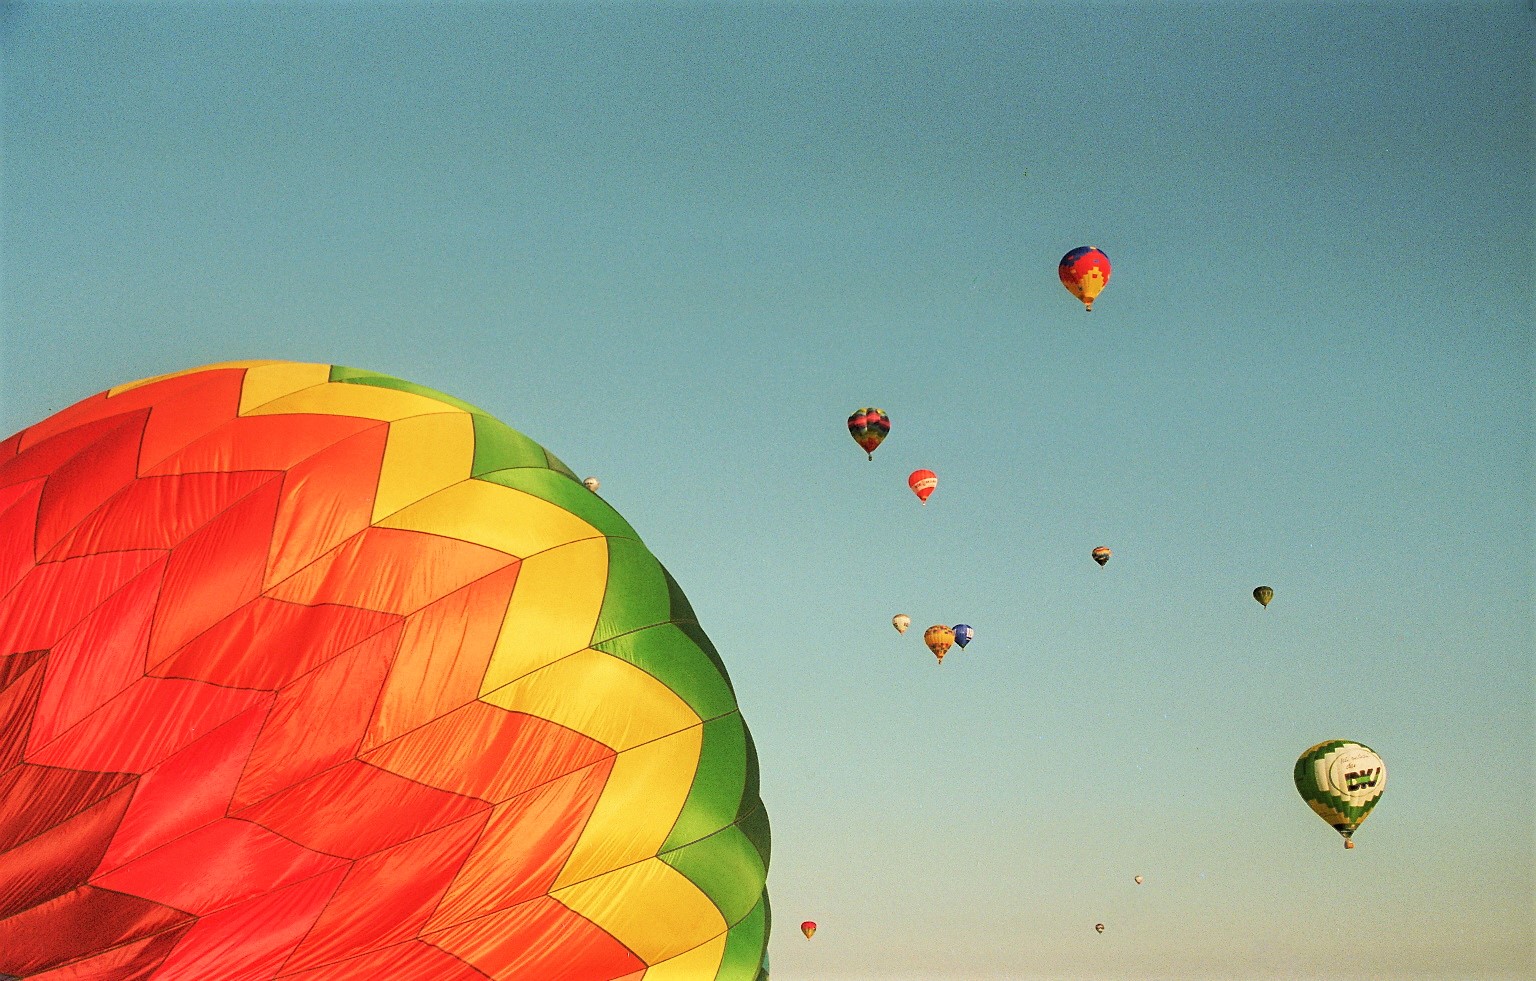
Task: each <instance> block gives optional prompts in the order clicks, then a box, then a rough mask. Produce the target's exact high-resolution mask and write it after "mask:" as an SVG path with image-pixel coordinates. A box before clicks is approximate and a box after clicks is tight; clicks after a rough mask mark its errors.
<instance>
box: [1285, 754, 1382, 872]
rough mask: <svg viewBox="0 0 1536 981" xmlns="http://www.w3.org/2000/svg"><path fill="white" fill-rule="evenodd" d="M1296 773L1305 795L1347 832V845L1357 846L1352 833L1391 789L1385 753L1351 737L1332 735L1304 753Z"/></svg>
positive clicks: (1319, 812) (1341, 831)
mask: <svg viewBox="0 0 1536 981" xmlns="http://www.w3.org/2000/svg"><path fill="white" fill-rule="evenodd" d="M1294 776H1295V779H1296V790H1297V791H1298V792H1299V793H1300V794H1301V799H1302V800H1304V801H1306V802H1307V806H1308V807H1310V808H1312V810H1313V811H1315V812H1317V816H1318V817H1320V818H1322V819H1323V820H1324V821H1327V822H1328V823H1329V824H1331V825H1333V830H1335V831H1337V832H1338V833H1339V834H1341V835H1343V836H1344V847H1345V848H1353V847H1355V843H1354V841H1352V840H1351V836H1352V835H1353V834H1354V833H1355V829H1356V828H1358V827H1360V825H1361V824H1363V823H1365V819H1366V817H1368V816H1369V815H1370V813H1371V809H1372V808H1373V807H1375V806H1376V802H1377V801H1378V800H1380V799H1381V794H1382V791H1384V790H1386V789H1387V765H1386V764H1385V763H1383V762H1382V759H1381V757H1380V756H1377V755H1376V751H1375V750H1373V749H1371V748H1370V747H1369V746H1363V745H1361V744H1360V743H1356V742H1350V741H1349V740H1347V739H1330V740H1329V741H1328V742H1325V743H1318V744H1317V745H1316V746H1313V747H1312V748H1311V749H1308V750H1307V751H1306V752H1305V753H1302V754H1301V756H1299V757H1298V758H1297V760H1296V771H1295V774H1294Z"/></svg>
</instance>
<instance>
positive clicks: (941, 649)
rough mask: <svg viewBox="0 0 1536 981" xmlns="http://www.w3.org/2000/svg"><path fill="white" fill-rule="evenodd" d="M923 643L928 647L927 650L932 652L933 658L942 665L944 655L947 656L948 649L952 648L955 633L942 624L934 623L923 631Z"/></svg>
mask: <svg viewBox="0 0 1536 981" xmlns="http://www.w3.org/2000/svg"><path fill="white" fill-rule="evenodd" d="M923 643H925V644H927V645H928V649H929V650H930V651H933V656H934V657H936V658H938V659H939V663H940V664H943V663H944V655H945V654H948V653H949V649H950V648H951V647H953V646H954V643H955V632H954V631H953V630H951V629H949V628H948V627H946V626H944V625H943V624H942V623H936V624H934V625H933V626H931V627H929V628H928V629H927V630H925V631H923Z"/></svg>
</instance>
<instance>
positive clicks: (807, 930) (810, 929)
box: [800, 920, 816, 940]
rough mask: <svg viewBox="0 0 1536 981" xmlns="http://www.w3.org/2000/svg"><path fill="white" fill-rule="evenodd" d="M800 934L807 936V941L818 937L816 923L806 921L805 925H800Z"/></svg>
mask: <svg viewBox="0 0 1536 981" xmlns="http://www.w3.org/2000/svg"><path fill="white" fill-rule="evenodd" d="M800 932H801V933H803V934H805V939H807V940H809V939H811V938H812V937H814V936H816V921H815V920H806V921H805V922H804V923H802V924H800Z"/></svg>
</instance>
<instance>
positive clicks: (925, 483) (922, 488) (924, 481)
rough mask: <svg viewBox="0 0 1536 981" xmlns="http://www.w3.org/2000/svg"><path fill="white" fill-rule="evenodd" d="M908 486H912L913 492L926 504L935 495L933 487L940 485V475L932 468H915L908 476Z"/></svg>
mask: <svg viewBox="0 0 1536 981" xmlns="http://www.w3.org/2000/svg"><path fill="white" fill-rule="evenodd" d="M907 486H908V487H910V488H912V493H914V494H916V495H917V499H918V500H919V501H922V502H923V503H924V504H927V503H928V498H929V497H931V496H932V495H933V489H934V488H935V487H937V486H939V477H938V475H937V474H935V473H934V472H933V471H932V470H914V471H912V473H911V475H909V476H908V477H907Z"/></svg>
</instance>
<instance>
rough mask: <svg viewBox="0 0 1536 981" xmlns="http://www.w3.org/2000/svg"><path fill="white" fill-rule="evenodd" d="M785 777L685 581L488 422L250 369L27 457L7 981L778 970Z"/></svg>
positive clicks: (4, 605)
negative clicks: (773, 906) (777, 836)
mask: <svg viewBox="0 0 1536 981" xmlns="http://www.w3.org/2000/svg"><path fill="white" fill-rule="evenodd" d="M757 784H758V781H757V775H756V756H755V753H754V751H753V749H752V744H751V737H750V735H749V734H748V731H747V729H746V726H745V724H744V723H743V722H742V720H741V716H740V713H739V711H738V709H737V707H736V703H735V699H734V696H733V695H732V694H731V689H730V683H729V680H728V679H727V678H726V676H725V673H724V669H723V668H722V667H721V666H720V663H719V661H718V656H717V655H716V654H715V652H714V649H713V647H712V646H711V645H710V644H709V641H708V639H707V638H706V637H705V636H704V634H703V632H702V631H701V630H700V629H699V626H698V622H697V619H696V617H695V615H694V614H693V611H692V610H691V609H690V608H689V607H688V604H687V601H686V600H684V599H683V598H682V595H681V593H680V592H679V591H678V589H677V587H676V584H675V583H674V582H673V581H672V580H671V578H670V576H668V575H667V573H666V571H665V570H664V569H663V568H662V567H661V565H660V564H659V563H658V562H657V561H656V560H655V559H654V557H652V556H651V555H650V553H649V552H648V551H646V550H645V548H644V546H643V545H640V544H639V538H638V536H637V535H636V534H635V532H634V529H633V528H631V527H630V526H629V525H628V523H627V522H625V521H624V519H623V518H622V517H620V516H619V515H618V514H617V513H616V512H614V511H613V510H612V508H611V507H609V506H608V504H607V503H606V502H604V501H603V500H602V499H601V498H600V497H598V496H597V495H595V494H593V493H591V492H590V491H588V490H587V489H586V488H585V487H584V486H583V485H582V484H581V482H580V481H579V480H578V479H577V478H576V477H575V475H574V474H573V473H571V472H570V470H569V469H568V468H566V467H565V466H564V464H562V463H560V461H559V460H557V459H555V458H554V457H553V456H550V455H549V454H548V453H546V452H545V451H544V450H543V449H542V448H541V447H539V446H538V445H537V444H536V443H534V442H533V441H531V440H529V439H528V438H527V437H525V436H523V435H522V434H520V433H517V432H516V431H514V430H512V429H510V428H508V427H506V426H505V425H504V424H502V423H500V422H498V421H497V420H495V419H493V418H491V417H490V416H488V415H486V414H485V413H483V412H481V411H480V410H478V409H475V408H474V407H473V406H468V405H466V404H465V403H463V402H460V401H458V400H456V399H453V398H450V397H448V396H444V395H441V394H439V393H436V392H433V391H431V390H429V389H425V388H422V387H421V386H417V385H413V384H411V383H409V382H403V381H400V380H398V379H394V378H389V377H387V376H383V375H377V374H373V373H370V372H364V371H358V370H355V369H349V368H341V367H334V366H330V365H306V364H292V363H288V362H276V361H274V362H247V363H239V364H230V365H216V366H213V367H211V368H204V369H198V370H195V371H190V372H183V373H180V374H177V375H172V376H167V377H164V378H159V379H151V380H148V381H145V382H135V383H133V384H130V385H124V386H120V387H119V388H116V389H112V390H110V391H108V392H104V393H102V394H100V395H97V396H93V397H92V398H88V399H85V400H83V401H81V402H79V403H77V404H76V405H74V406H71V407H69V408H67V409H65V410H64V411H62V412H60V413H58V414H56V415H54V416H53V417H51V418H49V419H46V420H43V421H42V422H40V423H38V424H37V425H35V426H33V427H30V428H29V429H26V430H23V431H22V432H20V433H17V434H16V435H14V436H12V437H11V438H9V439H7V440H5V441H3V442H0V978H5V977H18V978H20V977H26V978H34V977H36V978H39V979H43V978H46V979H49V981H65V979H66V978H67V979H71V981H88V979H92V981H127V979H130V978H131V979H134V981H211V979H218V978H240V979H242V981H263V979H278V978H283V979H289V978H292V979H307V981H351V979H358V981H362V979H369V981H374V979H377V978H381V977H387V978H391V979H394V981H486V979H500V978H556V977H564V978H570V979H572V981H577V979H588V978H590V979H621V978H623V979H634V981H638V979H639V978H640V977H641V976H642V975H644V974H645V973H646V972H647V971H649V970H650V969H651V968H653V967H654V968H657V972H656V973H657V974H658V975H661V974H663V973H666V972H670V973H667V976H669V977H684V976H688V977H693V976H699V977H709V978H712V979H721V981H725V979H740V981H756V979H757V978H758V976H759V973H760V971H761V969H762V962H763V959H764V951H765V949H766V944H767V935H768V904H767V895H766V891H765V886H764V883H765V881H766V876H767V864H768V838H769V832H768V822H767V816H766V813H765V811H764V809H763V805H762V802H761V801H760V800H759V799H758V796H757Z"/></svg>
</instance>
